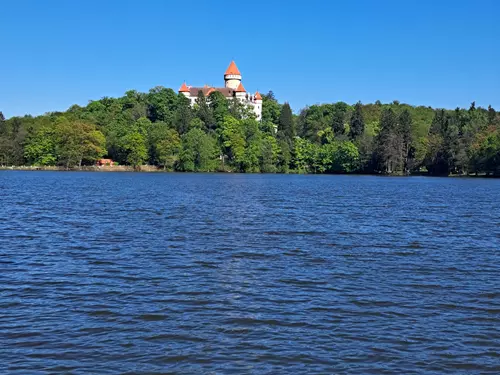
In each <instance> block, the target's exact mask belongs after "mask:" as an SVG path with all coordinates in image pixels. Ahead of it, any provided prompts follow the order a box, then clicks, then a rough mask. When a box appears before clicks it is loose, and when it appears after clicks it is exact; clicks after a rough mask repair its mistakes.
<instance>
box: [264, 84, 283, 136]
mask: <svg viewBox="0 0 500 375" xmlns="http://www.w3.org/2000/svg"><path fill="white" fill-rule="evenodd" d="M280 114H281V106H280V105H279V103H278V101H277V100H276V98H275V96H274V93H273V92H272V91H269V92H268V93H267V94H265V95H262V121H261V129H262V130H263V131H264V132H266V133H269V134H274V133H276V130H277V129H278V124H279V118H280Z"/></svg>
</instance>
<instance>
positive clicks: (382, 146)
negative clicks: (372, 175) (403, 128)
mask: <svg viewBox="0 0 500 375" xmlns="http://www.w3.org/2000/svg"><path fill="white" fill-rule="evenodd" d="M376 143H377V145H376V149H375V153H376V159H377V164H378V170H379V171H381V172H382V173H386V174H392V173H397V172H398V171H401V170H402V167H403V158H402V148H403V147H402V138H401V135H400V134H399V132H398V129H397V118H396V115H395V114H394V112H393V111H392V109H390V108H388V109H384V110H383V111H382V116H381V118H380V132H379V134H378V136H377V139H376Z"/></svg>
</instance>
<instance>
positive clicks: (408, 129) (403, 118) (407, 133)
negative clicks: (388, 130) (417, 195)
mask: <svg viewBox="0 0 500 375" xmlns="http://www.w3.org/2000/svg"><path fill="white" fill-rule="evenodd" d="M398 120H399V133H400V135H401V144H402V157H403V173H404V174H409V173H410V169H411V167H412V164H411V161H410V160H411V156H412V123H413V121H412V117H411V114H410V112H409V111H408V110H407V109H405V110H403V112H401V114H400V115H399V119H398Z"/></svg>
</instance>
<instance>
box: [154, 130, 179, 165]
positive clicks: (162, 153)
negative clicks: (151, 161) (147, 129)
mask: <svg viewBox="0 0 500 375" xmlns="http://www.w3.org/2000/svg"><path fill="white" fill-rule="evenodd" d="M180 147H181V139H180V137H179V133H177V131H176V130H175V129H168V130H167V131H166V132H165V134H164V135H163V137H161V139H159V140H157V142H156V152H157V157H158V162H159V164H160V165H163V169H164V170H166V169H167V168H168V169H172V168H173V167H174V164H175V162H176V161H177V155H178V153H179V150H180Z"/></svg>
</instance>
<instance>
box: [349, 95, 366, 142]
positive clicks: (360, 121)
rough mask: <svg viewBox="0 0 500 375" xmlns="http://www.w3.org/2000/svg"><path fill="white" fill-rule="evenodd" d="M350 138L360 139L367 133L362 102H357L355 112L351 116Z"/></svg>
mask: <svg viewBox="0 0 500 375" xmlns="http://www.w3.org/2000/svg"><path fill="white" fill-rule="evenodd" d="M349 125H350V126H349V138H350V139H356V138H358V137H360V136H361V135H362V134H363V133H364V131H365V120H364V118H363V110H362V106H361V102H357V103H356V105H355V106H354V111H353V112H352V115H351V121H350V123H349Z"/></svg>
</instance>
